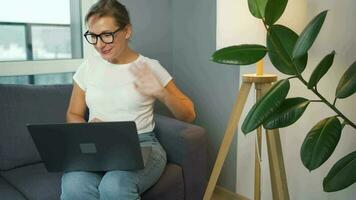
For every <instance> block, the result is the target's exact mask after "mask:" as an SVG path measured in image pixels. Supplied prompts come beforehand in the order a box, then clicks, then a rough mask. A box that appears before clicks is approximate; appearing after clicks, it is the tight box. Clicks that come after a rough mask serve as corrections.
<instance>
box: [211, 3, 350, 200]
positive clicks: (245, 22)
mask: <svg viewBox="0 0 356 200" xmlns="http://www.w3.org/2000/svg"><path fill="white" fill-rule="evenodd" d="M217 2H218V6H217V9H218V11H217V13H218V16H217V22H218V24H217V47H218V48H221V47H223V46H228V45H232V44H239V43H251V42H253V41H256V42H258V43H261V42H262V43H263V41H264V36H259V35H258V34H257V36H256V34H255V33H256V32H260V33H261V32H262V30H261V28H260V27H258V26H259V25H258V23H257V22H256V20H255V19H254V18H253V17H251V15H249V14H248V7H247V1H246V0H220V1H217ZM355 8H356V1H354V0H343V1H336V0H324V1H318V0H290V1H289V3H288V7H287V10H286V12H285V14H284V16H283V18H284V19H281V20H280V22H279V23H282V24H286V23H287V24H288V26H289V27H291V28H292V29H293V30H295V31H296V32H297V33H300V32H301V31H302V29H303V27H304V26H305V25H306V24H307V23H308V22H309V21H310V20H311V19H312V18H313V17H314V16H316V15H317V14H318V13H320V12H321V11H323V10H326V9H329V12H328V16H327V18H326V20H325V23H324V26H323V28H322V30H321V33H320V35H319V37H318V38H317V40H316V42H315V44H314V46H313V47H312V49H311V50H310V54H309V55H310V56H309V62H308V67H307V69H306V70H305V72H304V73H303V76H304V77H305V79H306V80H308V79H309V76H310V74H311V72H312V71H313V69H314V67H315V65H316V64H317V63H318V62H319V61H320V60H321V59H322V58H323V57H324V56H325V55H326V54H328V53H330V52H331V51H332V50H335V51H336V56H335V60H334V65H333V67H332V68H331V69H330V72H329V73H328V74H327V75H326V76H325V77H324V78H323V79H322V81H321V82H320V83H319V87H318V88H319V90H320V93H322V94H323V95H324V96H325V97H327V99H329V101H332V100H333V98H334V93H335V88H336V85H337V83H338V81H339V79H340V77H341V76H342V74H343V72H344V71H345V70H346V69H347V68H348V67H349V66H350V65H351V63H353V61H355V60H356V39H355V38H354V36H355V35H356V27H355V26H354V23H355V22H354V19H356V13H355V12H354V10H355ZM242 13H247V14H248V15H243V16H241V15H242ZM239 15H240V16H239ZM285 15H290V16H291V17H288V16H287V17H286V16H285ZM290 24H291V25H292V26H290ZM256 37H257V39H255V38H256ZM254 71H255V69H254V67H241V70H240V72H241V75H242V74H245V73H254ZM265 71H268V72H270V73H276V74H277V75H278V76H279V77H280V78H283V77H284V76H283V75H282V74H280V73H278V72H277V71H276V70H274V68H273V67H272V66H271V64H270V63H269V61H267V62H266V69H265ZM291 85H292V86H291V88H292V89H291V91H290V93H289V96H290V97H291V96H299V95H300V96H304V97H307V98H310V99H314V98H315V96H314V95H313V94H312V93H310V92H309V91H307V90H306V88H305V87H304V86H303V85H301V84H299V82H298V81H293V82H292V83H291ZM254 95H255V94H254V92H253V91H252V93H250V97H249V100H248V102H247V105H246V107H245V108H246V109H245V111H244V114H243V116H242V120H243V119H244V117H245V116H246V114H247V112H248V109H249V108H251V106H252V105H253V103H254ZM352 102H356V95H353V96H352V97H349V98H348V99H346V100H339V101H338V102H337V107H339V108H340V110H342V111H343V112H344V113H345V115H346V116H348V117H349V118H350V119H351V120H352V121H353V122H355V121H356V113H355V112H352V111H353V109H352V106H353V104H352ZM330 115H334V113H333V112H332V111H330V109H328V107H326V106H324V105H322V104H320V105H319V104H312V105H311V106H310V107H309V108H308V109H307V110H306V112H305V114H304V115H303V117H302V118H301V119H299V121H298V122H297V123H296V124H294V125H292V126H291V127H288V128H285V129H281V130H280V132H281V142H282V147H283V153H284V162H285V168H286V173H287V180H288V187H289V194H290V199H292V200H294V199H297V200H299V199H311V200H319V199H320V200H321V199H323V200H324V199H327V200H331V199H343V200H344V199H346V200H348V199H354V197H355V196H356V184H353V185H352V186H351V187H349V188H347V189H345V190H342V191H339V192H334V193H325V192H323V190H322V181H323V178H324V176H326V174H327V173H328V171H329V170H330V168H331V167H332V165H333V164H334V163H335V162H336V161H337V160H339V159H340V158H341V157H343V156H345V155H346V154H348V153H350V152H352V151H355V150H356V144H355V142H354V141H355V139H356V135H355V133H356V131H355V130H354V129H352V128H350V127H349V126H348V127H346V128H345V129H344V131H343V134H342V137H341V139H340V142H339V144H338V146H337V148H336V150H335V152H334V153H333V154H332V156H331V157H330V159H329V160H328V161H327V162H325V163H324V164H323V165H322V166H321V167H320V168H318V169H316V170H314V171H312V172H311V173H309V171H308V170H307V169H306V168H305V167H304V166H303V164H302V162H301V160H300V147H301V145H302V143H303V140H304V138H305V136H306V134H307V132H308V131H309V130H310V129H311V127H312V126H314V125H315V124H316V123H317V122H318V121H320V120H321V119H322V118H325V117H328V116H330ZM242 120H241V123H242ZM254 141H255V133H251V134H249V135H247V136H244V135H243V134H242V133H240V132H239V133H238V149H237V156H238V159H237V180H236V192H237V193H239V194H242V195H244V196H246V197H248V198H251V199H252V198H253V185H254V183H253V179H254V175H253V173H254ZM262 151H263V153H262V154H263V155H262V199H263V200H269V199H272V194H271V188H270V177H269V168H268V160H267V151H266V145H265V143H263V146H262Z"/></svg>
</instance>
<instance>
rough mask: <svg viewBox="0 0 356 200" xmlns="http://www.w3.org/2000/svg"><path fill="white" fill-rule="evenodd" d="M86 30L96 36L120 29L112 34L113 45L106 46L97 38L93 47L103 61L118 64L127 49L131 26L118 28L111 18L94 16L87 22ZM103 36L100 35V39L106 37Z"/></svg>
mask: <svg viewBox="0 0 356 200" xmlns="http://www.w3.org/2000/svg"><path fill="white" fill-rule="evenodd" d="M88 28H89V29H88V31H89V32H90V33H93V34H96V35H100V34H102V33H110V32H114V31H116V30H118V29H119V28H121V30H119V31H117V32H116V33H114V41H113V43H111V44H106V43H104V42H103V41H102V40H101V39H100V38H97V43H96V44H95V45H94V47H95V49H96V50H97V51H98V53H99V54H100V55H101V57H102V58H103V59H105V60H107V61H108V62H111V63H118V60H120V58H121V56H122V54H123V52H124V51H125V50H126V49H127V45H128V39H129V38H130V35H131V26H129V25H127V26H126V27H125V28H124V27H119V26H118V25H117V24H116V22H115V20H114V18H112V17H109V16H104V17H98V16H95V15H94V16H92V17H90V18H89V20H88ZM105 35H107V34H102V37H107V36H105ZM103 39H104V38H103Z"/></svg>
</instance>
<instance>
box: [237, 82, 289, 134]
mask: <svg viewBox="0 0 356 200" xmlns="http://www.w3.org/2000/svg"><path fill="white" fill-rule="evenodd" d="M289 87H290V85H289V80H288V79H284V80H280V81H278V82H277V83H275V84H274V85H273V86H272V87H271V89H270V90H269V91H268V92H267V93H266V94H265V95H263V97H262V98H261V99H260V100H259V101H258V102H257V103H256V104H255V105H254V106H253V107H252V108H251V110H250V111H249V112H248V114H247V116H246V118H245V120H244V122H243V124H242V127H241V129H242V132H243V133H244V134H247V133H249V132H251V131H253V130H255V129H256V128H257V127H258V126H260V125H261V124H262V123H263V122H264V121H265V120H266V119H267V117H268V116H269V115H271V114H272V113H274V112H275V110H276V109H278V107H279V106H280V105H281V103H282V102H283V100H284V99H285V98H286V96H287V94H288V91H289Z"/></svg>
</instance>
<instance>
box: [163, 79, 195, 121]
mask: <svg viewBox="0 0 356 200" xmlns="http://www.w3.org/2000/svg"><path fill="white" fill-rule="evenodd" d="M156 98H157V99H158V100H159V101H161V102H162V103H163V104H164V105H166V106H167V107H168V109H169V110H170V111H171V112H172V113H173V115H174V116H175V118H177V119H179V120H182V121H186V122H192V121H194V119H195V117H196V115H195V110H194V104H193V102H192V101H191V100H190V99H189V98H188V97H187V96H186V95H184V94H183V93H182V92H181V91H180V90H179V89H178V87H177V86H176V85H175V83H174V82H173V80H171V81H170V82H169V83H168V84H167V85H166V87H162V89H161V91H160V92H159V93H158V94H157V95H156Z"/></svg>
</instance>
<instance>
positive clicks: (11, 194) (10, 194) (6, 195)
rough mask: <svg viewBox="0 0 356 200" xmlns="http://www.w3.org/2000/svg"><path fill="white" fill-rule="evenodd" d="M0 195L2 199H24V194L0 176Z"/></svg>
mask: <svg viewBox="0 0 356 200" xmlns="http://www.w3.org/2000/svg"><path fill="white" fill-rule="evenodd" d="M0 197H1V199H3V200H25V198H24V196H23V195H22V194H21V193H20V192H18V191H17V190H16V189H15V188H14V187H13V186H11V185H10V184H9V183H8V182H7V181H5V179H3V178H1V177H0Z"/></svg>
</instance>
